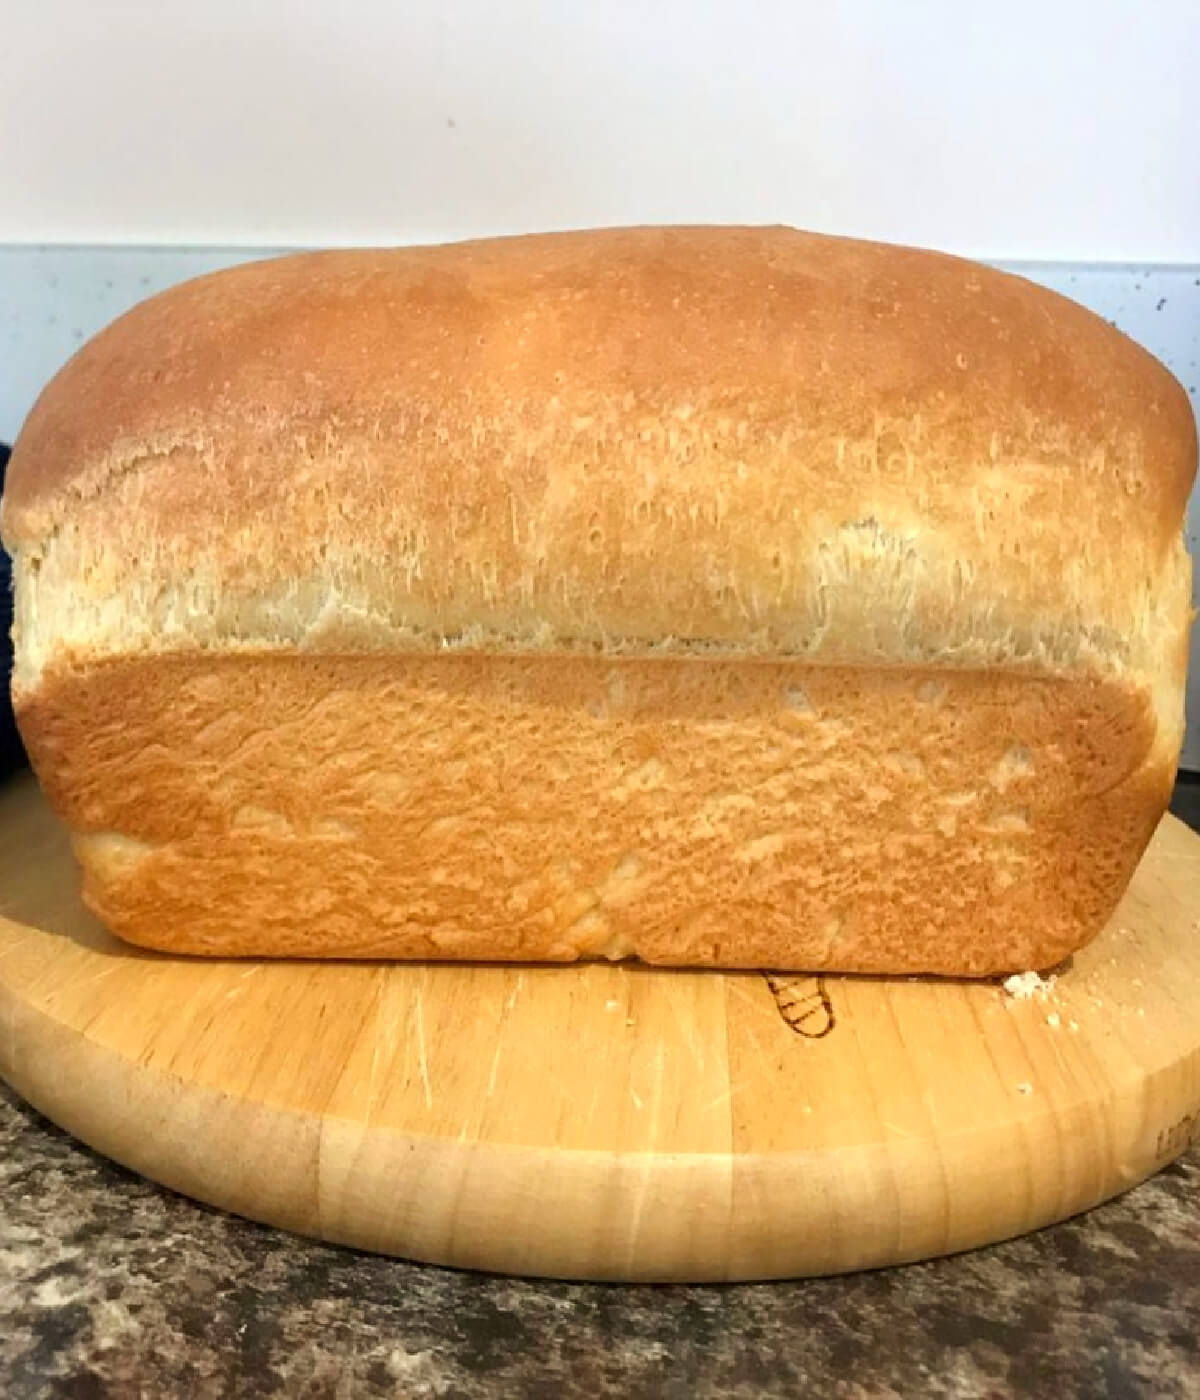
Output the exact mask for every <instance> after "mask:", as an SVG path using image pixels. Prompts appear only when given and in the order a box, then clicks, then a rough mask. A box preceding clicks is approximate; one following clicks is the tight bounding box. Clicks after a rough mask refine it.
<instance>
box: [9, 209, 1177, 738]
mask: <svg viewBox="0 0 1200 1400" xmlns="http://www.w3.org/2000/svg"><path fill="white" fill-rule="evenodd" d="M1195 464H1196V435H1195V425H1194V422H1193V419H1192V415H1191V411H1190V408H1189V405H1188V403H1187V400H1186V397H1185V395H1184V393H1183V391H1182V389H1181V388H1180V386H1179V385H1178V384H1177V383H1176V381H1175V380H1174V379H1173V378H1172V376H1171V375H1170V374H1169V373H1168V372H1167V371H1166V370H1165V369H1164V368H1163V367H1162V366H1161V365H1160V364H1159V363H1158V362H1157V361H1156V360H1154V359H1153V358H1152V357H1151V356H1150V355H1148V354H1147V353H1145V352H1144V351H1143V350H1141V349H1140V348H1139V347H1137V346H1136V345H1135V344H1134V343H1133V342H1132V341H1130V340H1128V339H1127V338H1126V337H1125V336H1123V335H1121V334H1120V333H1118V332H1117V331H1116V330H1114V329H1112V328H1111V327H1110V326H1108V325H1107V324H1106V323H1105V322H1103V321H1102V320H1100V319H1099V318H1097V317H1096V316H1094V315H1092V314H1091V313H1090V312H1088V311H1086V310H1084V309H1083V308H1081V307H1079V306H1077V305H1075V304H1074V303H1072V302H1070V301H1068V300H1065V299H1064V298H1062V297H1059V296H1057V295H1055V294H1054V293H1052V292H1049V291H1046V290H1044V289H1042V288H1040V287H1037V286H1035V285H1033V284H1031V283H1029V282H1027V281H1025V280H1023V279H1021V278H1019V277H1014V276H1010V275H1006V274H1003V273H1000V272H997V271H993V270H990V269H988V268H985V267H982V266H978V265H976V264H974V263H970V262H966V261H962V260H960V259H956V258H952V257H946V256H942V255H939V254H934V253H929V252H922V251H917V250H912V249H906V248H897V247H891V246H887V245H881V244H875V243H865V242H858V241H853V240H848V239H838V238H830V237H824V236H818V235H814V234H806V233H800V232H796V231H793V230H790V229H783V228H772V229H752V228H657V229H655V228H648V229H627V230H608V231H596V232H586V233H573V234H554V235H544V236H538V237H524V238H509V239H495V240H487V241H481V242H474V243H465V244H458V245H451V246H446V247H436V248H419V249H408V250H385V251H358V252H328V253H316V254H306V255H300V256H292V257H287V258H282V259H277V260H272V261H267V262H260V263H255V264H251V265H247V266H244V267H240V268H236V269H233V270H231V271H226V272H221V273H217V274H215V275H212V276H208V277H203V278H200V279H198V280H196V281H193V282H189V283H187V284H184V285H182V286H180V287H177V288H175V289H173V290H171V291H169V292H166V293H164V294H163V295H160V296H157V297H153V298H151V299H150V300H149V301H147V302H145V303H143V304H142V305H140V306H138V307H137V308H135V309H134V310H133V311H131V312H130V313H129V314H127V315H126V316H124V317H122V318H121V319H120V320H118V321H117V322H115V323H114V324H113V325H112V326H110V327H109V328H108V329H107V330H106V331H104V332H103V333H102V334H100V335H99V336H97V337H96V338H95V339H94V340H93V341H91V342H90V343H89V344H88V345H86V346H84V347H83V349H81V350H80V352H79V353H78V354H77V355H76V356H75V358H74V359H73V360H72V361H71V362H70V363H69V364H68V365H67V366H66V367H65V368H64V369H63V370H62V372H61V373H60V374H59V375H58V376H57V378H56V379H55V380H54V381H53V382H52V383H51V384H50V386H49V387H48V388H47V389H46V390H45V392H44V393H43V394H42V396H41V398H40V399H39V401H38V403H37V404H36V406H35V408H34V409H33V412H32V413H31V415H30V417H29V420H28V422H27V424H26V426H25V428H24V430H23V432H22V434H21V436H20V439H19V441H18V443H17V446H16V449H15V451H14V453H13V457H12V461H11V464H10V468H9V484H8V490H7V494H6V496H5V500H4V505H3V514H2V518H0V528H2V531H3V537H4V540H5V542H6V544H7V545H8V546H9V548H10V549H11V550H12V552H13V553H14V556H15V559H16V576H17V589H18V597H17V612H18V617H17V628H16V640H17V672H16V686H17V691H18V696H19V695H20V694H21V693H28V692H29V691H31V690H32V689H33V688H34V687H36V685H37V684H38V681H39V678H40V676H41V673H42V670H43V668H44V667H45V666H46V665H47V664H50V663H52V662H62V663H65V664H78V663H80V662H87V661H90V660H93V659H98V658H100V657H104V656H110V655H118V654H129V653H139V652H145V651H161V650H185V649H189V648H195V647H220V648H221V649H223V650H225V649H230V648H237V647H241V646H245V647H251V648H263V647H277V646H286V647H295V646H302V647H310V648H318V649H327V650H334V649H341V650H345V649H347V648H349V649H364V648H380V647H383V648H388V647H410V648H413V647H415V648H429V647H442V646H446V645H458V646H480V647H487V648H494V649H513V648H516V649H549V650H558V649H579V648H582V649H591V650H597V649H599V650H603V651H611V652H614V653H616V652H623V651H624V652H630V651H646V650H665V651H694V650H698V649H706V648H715V649H719V650H721V651H722V652H725V653H732V654H734V655H745V656H747V657H771V656H793V657H795V656H811V657H812V658H813V659H814V660H818V659H819V660H821V661H830V662H849V663H858V662H861V663H864V664H879V663H881V662H882V663H888V662H895V663H901V662H904V663H911V662H913V661H921V662H930V663H933V664H951V665H955V664H971V665H978V664H985V665H1010V664H1011V665H1020V664H1023V663H1034V664H1036V665H1038V666H1039V667H1042V668H1048V669H1051V670H1062V669H1064V668H1069V667H1078V666H1080V665H1084V666H1087V667H1089V668H1091V669H1099V670H1103V671H1114V670H1116V671H1120V672H1122V673H1140V674H1142V675H1145V676H1147V677H1153V684H1154V685H1156V686H1157V687H1159V700H1160V702H1161V703H1160V714H1162V715H1163V717H1164V720H1166V718H1167V716H1171V718H1170V719H1169V726H1170V727H1171V728H1172V729H1173V730H1175V731H1177V730H1178V723H1179V716H1178V708H1179V693H1180V687H1181V685H1182V679H1183V671H1184V667H1185V665H1186V627H1187V620H1188V609H1189V607H1190V566H1189V563H1188V560H1187V557H1186V555H1185V553H1184V551H1183V547H1182V542H1181V537H1180V536H1181V523H1182V518H1183V513H1184V509H1185V505H1186V501H1187V496H1188V492H1189V490H1190V486H1191V482H1192V478H1193V474H1194V471H1195Z"/></svg>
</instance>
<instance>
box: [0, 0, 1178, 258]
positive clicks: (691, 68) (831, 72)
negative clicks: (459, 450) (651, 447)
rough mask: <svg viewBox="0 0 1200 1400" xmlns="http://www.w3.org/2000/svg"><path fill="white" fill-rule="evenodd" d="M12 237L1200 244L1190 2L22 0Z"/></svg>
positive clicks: (1033, 250) (10, 75)
mask: <svg viewBox="0 0 1200 1400" xmlns="http://www.w3.org/2000/svg"><path fill="white" fill-rule="evenodd" d="M0 19H2V21H3V29H2V34H3V43H4V81H3V83H2V84H0V180H2V182H3V199H2V201H0V241H8V242H22V241H39V242H54V241H64V242H84V243H104V242H113V243H131V242H133V243H172V244H181V243H191V244H197V243H200V244H213V243H215V244H226V245H229V244H234V245H266V244H277V245H296V244H309V243H322V244H325V243H355V242H404V241H419V240H431V239H438V238H443V237H453V236H465V235H470V234H475V233H485V232H503V231H515V230H527V229H534V228H557V227H567V226H578V225H588V224H602V223H626V222H633V221H639V220H646V221H665V220H713V221H734V220H746V221H754V222H762V221H782V222H789V223H794V224H799V225H803V226H807V227H812V228H820V229H825V230H828V231H836V232H845V233H856V234H860V235H868V236H877V237H884V238H892V239H897V240H902V241H910V242H917V243H924V244H929V245H932V246H938V247H945V248H952V249H955V250H957V251H960V252H965V253H969V254H974V255H977V256H982V257H996V258H1046V259H1069V260H1081V259H1095V260H1117V261H1121V260H1130V261H1150V262H1154V261H1168V262H1169V261H1195V260H1198V259H1200V177H1198V176H1197V173H1196V171H1197V157H1196V138H1197V134H1198V133H1200V81H1198V79H1197V74H1198V73H1200V3H1197V0H1141V3H1137V0H1006V3H1004V4H988V5H982V4H977V3H972V0H842V3H837V2H836V0H708V3H706V2H705V0H410V2H409V3H404V2H403V0H391V2H389V0H357V3H356V2H355V0H348V3H343V4H338V3H336V0H325V2H324V3H308V4H306V3H303V0H189V3H181V0H0Z"/></svg>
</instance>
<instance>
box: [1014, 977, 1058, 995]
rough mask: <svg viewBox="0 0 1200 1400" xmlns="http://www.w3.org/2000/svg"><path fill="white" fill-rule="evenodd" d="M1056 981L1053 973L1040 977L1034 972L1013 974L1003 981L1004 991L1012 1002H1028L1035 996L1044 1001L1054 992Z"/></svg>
mask: <svg viewBox="0 0 1200 1400" xmlns="http://www.w3.org/2000/svg"><path fill="white" fill-rule="evenodd" d="M1057 980H1058V979H1057V978H1056V977H1055V976H1054V974H1053V973H1051V974H1050V976H1049V977H1042V976H1041V975H1040V974H1039V973H1036V972H1014V973H1013V975H1012V976H1011V977H1006V978H1005V979H1004V990H1005V991H1006V992H1007V993H1008V995H1009V996H1010V997H1012V999H1013V1000H1014V1001H1029V1000H1031V999H1032V998H1033V997H1035V996H1040V997H1041V998H1042V1000H1043V1001H1044V1000H1045V999H1046V998H1047V997H1048V996H1049V995H1050V993H1051V992H1052V991H1053V990H1054V984H1055V982H1056V981H1057Z"/></svg>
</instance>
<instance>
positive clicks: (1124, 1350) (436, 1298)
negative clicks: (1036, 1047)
mask: <svg viewBox="0 0 1200 1400" xmlns="http://www.w3.org/2000/svg"><path fill="white" fill-rule="evenodd" d="M1174 805H1175V808H1176V810H1177V811H1178V812H1179V813H1180V815H1182V816H1184V817H1185V819H1188V820H1190V821H1191V822H1192V823H1193V825H1196V824H1198V823H1200V785H1197V784H1193V785H1192V786H1191V788H1190V789H1189V790H1187V791H1179V792H1177V794H1176V802H1175V804H1174ZM0 1394H2V1395H3V1396H4V1397H5V1398H6V1400H23V1397H26V1396H69V1397H79V1398H80V1400H82V1398H83V1397H105V1400H107V1398H108V1397H112V1400H126V1397H143V1396H144V1397H147V1398H148V1400H149V1398H150V1397H153V1400H157V1398H158V1397H160V1396H168V1397H173V1396H187V1397H196V1400H204V1398H205V1397H209V1396H236V1397H247V1396H256V1395H263V1394H283V1395H287V1396H300V1397H312V1398H313V1400H317V1397H321V1398H322V1400H324V1397H330V1400H341V1397H358V1396H362V1395H394V1396H402V1397H405V1400H419V1397H426V1396H447V1397H458V1396H464V1397H469V1396H504V1397H508V1396H535V1397H537V1396H545V1397H557V1396H587V1397H603V1396H619V1397H622V1400H625V1398H626V1397H628V1398H629V1400H636V1398H637V1397H642V1396H645V1397H655V1400H657V1397H664V1400H672V1397H681V1400H682V1397H688V1400H691V1397H725V1396H728V1397H751V1396H754V1397H757V1396H774V1395H807V1394H819V1395H822V1396H827V1397H834V1396H836V1397H840V1396H847V1397H858V1396H922V1397H924V1396H930V1397H936V1396H987V1397H991V1396H1009V1395H1031V1396H1037V1397H1046V1396H1055V1395H1059V1396H1064V1397H1067V1396H1069V1397H1075V1396H1088V1397H1091V1396H1112V1397H1125V1396H1146V1397H1151V1396H1153V1397H1155V1398H1156V1400H1159V1397H1162V1398H1163V1400H1169V1398H1170V1397H1200V1150H1196V1149H1193V1150H1192V1152H1191V1153H1189V1154H1188V1155H1187V1156H1186V1157H1185V1158H1184V1159H1183V1160H1181V1161H1180V1162H1177V1163H1176V1164H1175V1165H1173V1166H1171V1167H1168V1168H1167V1169H1166V1170H1165V1171H1163V1172H1162V1173H1160V1174H1159V1175H1158V1176H1157V1177H1155V1178H1154V1179H1153V1180H1151V1181H1149V1182H1146V1183H1145V1184H1144V1185H1142V1186H1140V1187H1138V1188H1137V1189H1136V1190H1134V1191H1131V1192H1130V1193H1129V1194H1128V1195H1126V1196H1124V1197H1122V1198H1121V1199H1120V1200H1117V1201H1114V1202H1111V1203H1110V1204H1108V1205H1106V1206H1103V1207H1101V1208H1100V1209H1098V1210H1095V1211H1092V1212H1091V1213H1090V1214H1088V1215H1086V1216H1083V1217H1080V1218H1079V1219H1077V1220H1073V1221H1069V1222H1067V1223H1065V1224H1062V1225H1058V1226H1055V1227H1054V1228H1052V1229H1048V1230H1043V1231H1041V1232H1040V1233H1038V1234H1035V1235H1031V1236H1028V1237H1026V1238H1024V1239H1020V1240H1015V1241H1012V1242H1010V1243H1008V1244H1004V1245H997V1246H993V1247H991V1248H988V1249H983V1250H979V1251H977V1252H975V1253H973V1254H968V1255H962V1256H959V1257H958V1258H954V1259H941V1260H934V1261H931V1262H930V1263H927V1264H918V1265H911V1266H909V1267H907V1268H903V1269H891V1270H885V1271H882V1272H875V1273H865V1274H857V1275H852V1276H848V1277H843V1278H834V1279H815V1280H807V1281H800V1282H795V1283H774V1284H755V1285H742V1286H733V1287H654V1288H651V1287H638V1288H622V1287H613V1286H605V1285H584V1284H562V1283H536V1282H527V1281H520V1280H511V1279H499V1278H490V1277H486V1276H480V1275H472V1274H464V1273H456V1272H453V1271H450V1270H445V1269H434V1268H427V1267H423V1266H420V1265H413V1264H405V1263H402V1262H400V1261H397V1260H393V1259H384V1258H379V1257H375V1256H371V1255H365V1254H356V1253H354V1252H352V1251H349V1250H344V1249H337V1248H333V1247H330V1246H326V1245H321V1244H315V1243H312V1242H309V1241H306V1240H300V1239H296V1238H294V1237H292V1236H289V1235H285V1234H281V1233H278V1232H276V1231H272V1230H268V1229H265V1228H262V1227H259V1226H257V1225H253V1224H249V1223H247V1222H246V1221H242V1220H238V1219H236V1218H234V1217H231V1216H227V1215H223V1214H220V1213H218V1212H216V1211H211V1210H208V1209H206V1208H204V1207H202V1206H198V1205H195V1204H193V1203H192V1202H190V1201H188V1200H185V1199H183V1198H182V1197H179V1196H176V1195H174V1194H172V1193H171V1192H169V1191H165V1190H161V1189H159V1188H158V1187H156V1186H153V1185H151V1184H150V1183H148V1182H145V1181H142V1180H140V1179H138V1178H137V1177H134V1176H132V1175H131V1174H130V1173H128V1172H126V1171H124V1170H123V1169H122V1168H120V1167H117V1166H114V1165H112V1164H111V1163H109V1162H107V1161H104V1160H103V1159H101V1158H99V1157H97V1156H95V1155H94V1154H93V1153H91V1152H89V1151H88V1150H87V1149H86V1148H83V1147H81V1146H79V1145H78V1144H77V1143H75V1142H73V1141H72V1140H71V1139H70V1138H68V1137H67V1136H66V1135H65V1134H63V1133H61V1132H59V1131H58V1130H57V1129H56V1128H54V1127H53V1126H52V1125H50V1124H49V1123H47V1122H46V1121H45V1119H43V1118H41V1117H40V1116H39V1115H38V1114H36V1113H34V1112H33V1111H32V1110H31V1109H29V1108H27V1107H26V1106H25V1105H24V1104H22V1103H21V1102H20V1101H19V1100H18V1099H17V1098H16V1097H15V1096H14V1095H12V1094H11V1093H10V1092H9V1091H8V1090H7V1089H5V1088H3V1087H2V1086H0Z"/></svg>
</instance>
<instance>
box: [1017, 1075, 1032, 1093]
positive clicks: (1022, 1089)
mask: <svg viewBox="0 0 1200 1400" xmlns="http://www.w3.org/2000/svg"><path fill="white" fill-rule="evenodd" d="M1017 1093H1018V1094H1032V1093H1033V1085H1032V1084H1030V1083H1029V1081H1028V1080H1027V1079H1026V1080H1022V1081H1021V1083H1020V1084H1018V1085H1017Z"/></svg>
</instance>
